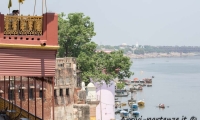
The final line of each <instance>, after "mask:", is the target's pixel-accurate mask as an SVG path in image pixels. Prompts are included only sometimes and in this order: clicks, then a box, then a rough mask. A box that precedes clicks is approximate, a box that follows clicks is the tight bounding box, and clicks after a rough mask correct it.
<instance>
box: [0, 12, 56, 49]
mask: <svg viewBox="0 0 200 120" xmlns="http://www.w3.org/2000/svg"><path fill="white" fill-rule="evenodd" d="M42 43H45V47H43V48H48V47H51V49H55V50H57V49H58V47H59V46H58V15H57V14H55V13H45V14H43V15H42V16H30V15H27V16H23V15H21V16H11V15H4V14H1V13H0V47H4V48H5V47H13V46H15V47H17V46H18V47H19V46H22V45H26V46H27V45H29V46H31V47H32V48H33V47H36V46H37V47H40V48H41V44H42Z"/></svg>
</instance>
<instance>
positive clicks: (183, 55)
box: [126, 52, 200, 59]
mask: <svg viewBox="0 0 200 120" xmlns="http://www.w3.org/2000/svg"><path fill="white" fill-rule="evenodd" d="M198 55H200V53H178V52H173V53H145V54H144V55H137V54H128V55H126V56H128V57H130V58H134V59H143V58H163V57H187V56H198Z"/></svg>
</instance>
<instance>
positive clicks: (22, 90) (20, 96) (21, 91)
mask: <svg viewBox="0 0 200 120" xmlns="http://www.w3.org/2000/svg"><path fill="white" fill-rule="evenodd" d="M19 99H24V89H19Z"/></svg>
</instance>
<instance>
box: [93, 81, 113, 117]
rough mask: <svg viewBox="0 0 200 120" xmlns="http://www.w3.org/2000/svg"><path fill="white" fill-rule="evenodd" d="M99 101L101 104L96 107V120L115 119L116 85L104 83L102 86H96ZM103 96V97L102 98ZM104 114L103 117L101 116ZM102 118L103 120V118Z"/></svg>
mask: <svg viewBox="0 0 200 120" xmlns="http://www.w3.org/2000/svg"><path fill="white" fill-rule="evenodd" d="M95 86H96V91H97V99H98V100H100V103H99V104H98V106H97V107H96V120H110V119H114V118H115V84H114V82H111V84H110V85H106V83H103V84H102V86H101V87H100V85H98V83H96V84H95ZM100 94H101V97H100ZM101 114H102V115H101ZM101 116H102V118H101Z"/></svg>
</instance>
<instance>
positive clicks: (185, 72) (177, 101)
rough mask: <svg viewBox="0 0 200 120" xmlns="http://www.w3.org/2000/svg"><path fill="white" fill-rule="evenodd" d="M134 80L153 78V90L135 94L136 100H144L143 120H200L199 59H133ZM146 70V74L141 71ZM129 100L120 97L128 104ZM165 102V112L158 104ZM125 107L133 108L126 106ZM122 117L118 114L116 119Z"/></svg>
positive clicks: (150, 88)
mask: <svg viewBox="0 0 200 120" xmlns="http://www.w3.org/2000/svg"><path fill="white" fill-rule="evenodd" d="M131 70H132V71H133V72H134V73H135V74H134V76H132V78H130V79H133V78H136V77H137V78H139V79H142V78H151V77H152V76H154V77H155V78H153V80H152V87H143V90H142V91H138V92H137V93H136V94H134V97H135V99H136V100H141V99H144V101H145V107H143V108H139V109H138V111H139V112H140V117H141V116H142V118H154V117H161V116H162V117H163V118H179V120H181V119H182V116H186V118H187V120H190V118H191V117H192V116H195V117H197V119H199V120H200V57H199V56H195V57H179V58H148V59H133V65H132V67H131ZM141 71H143V72H141ZM130 97H131V95H129V97H122V98H118V100H121V101H122V102H125V103H127V100H128V99H130ZM159 103H164V104H165V106H169V107H166V108H165V109H159V108H158V107H156V106H158V104H159ZM123 108H130V107H129V106H125V107H123ZM119 118H120V117H119V115H116V120H118V119H119Z"/></svg>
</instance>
